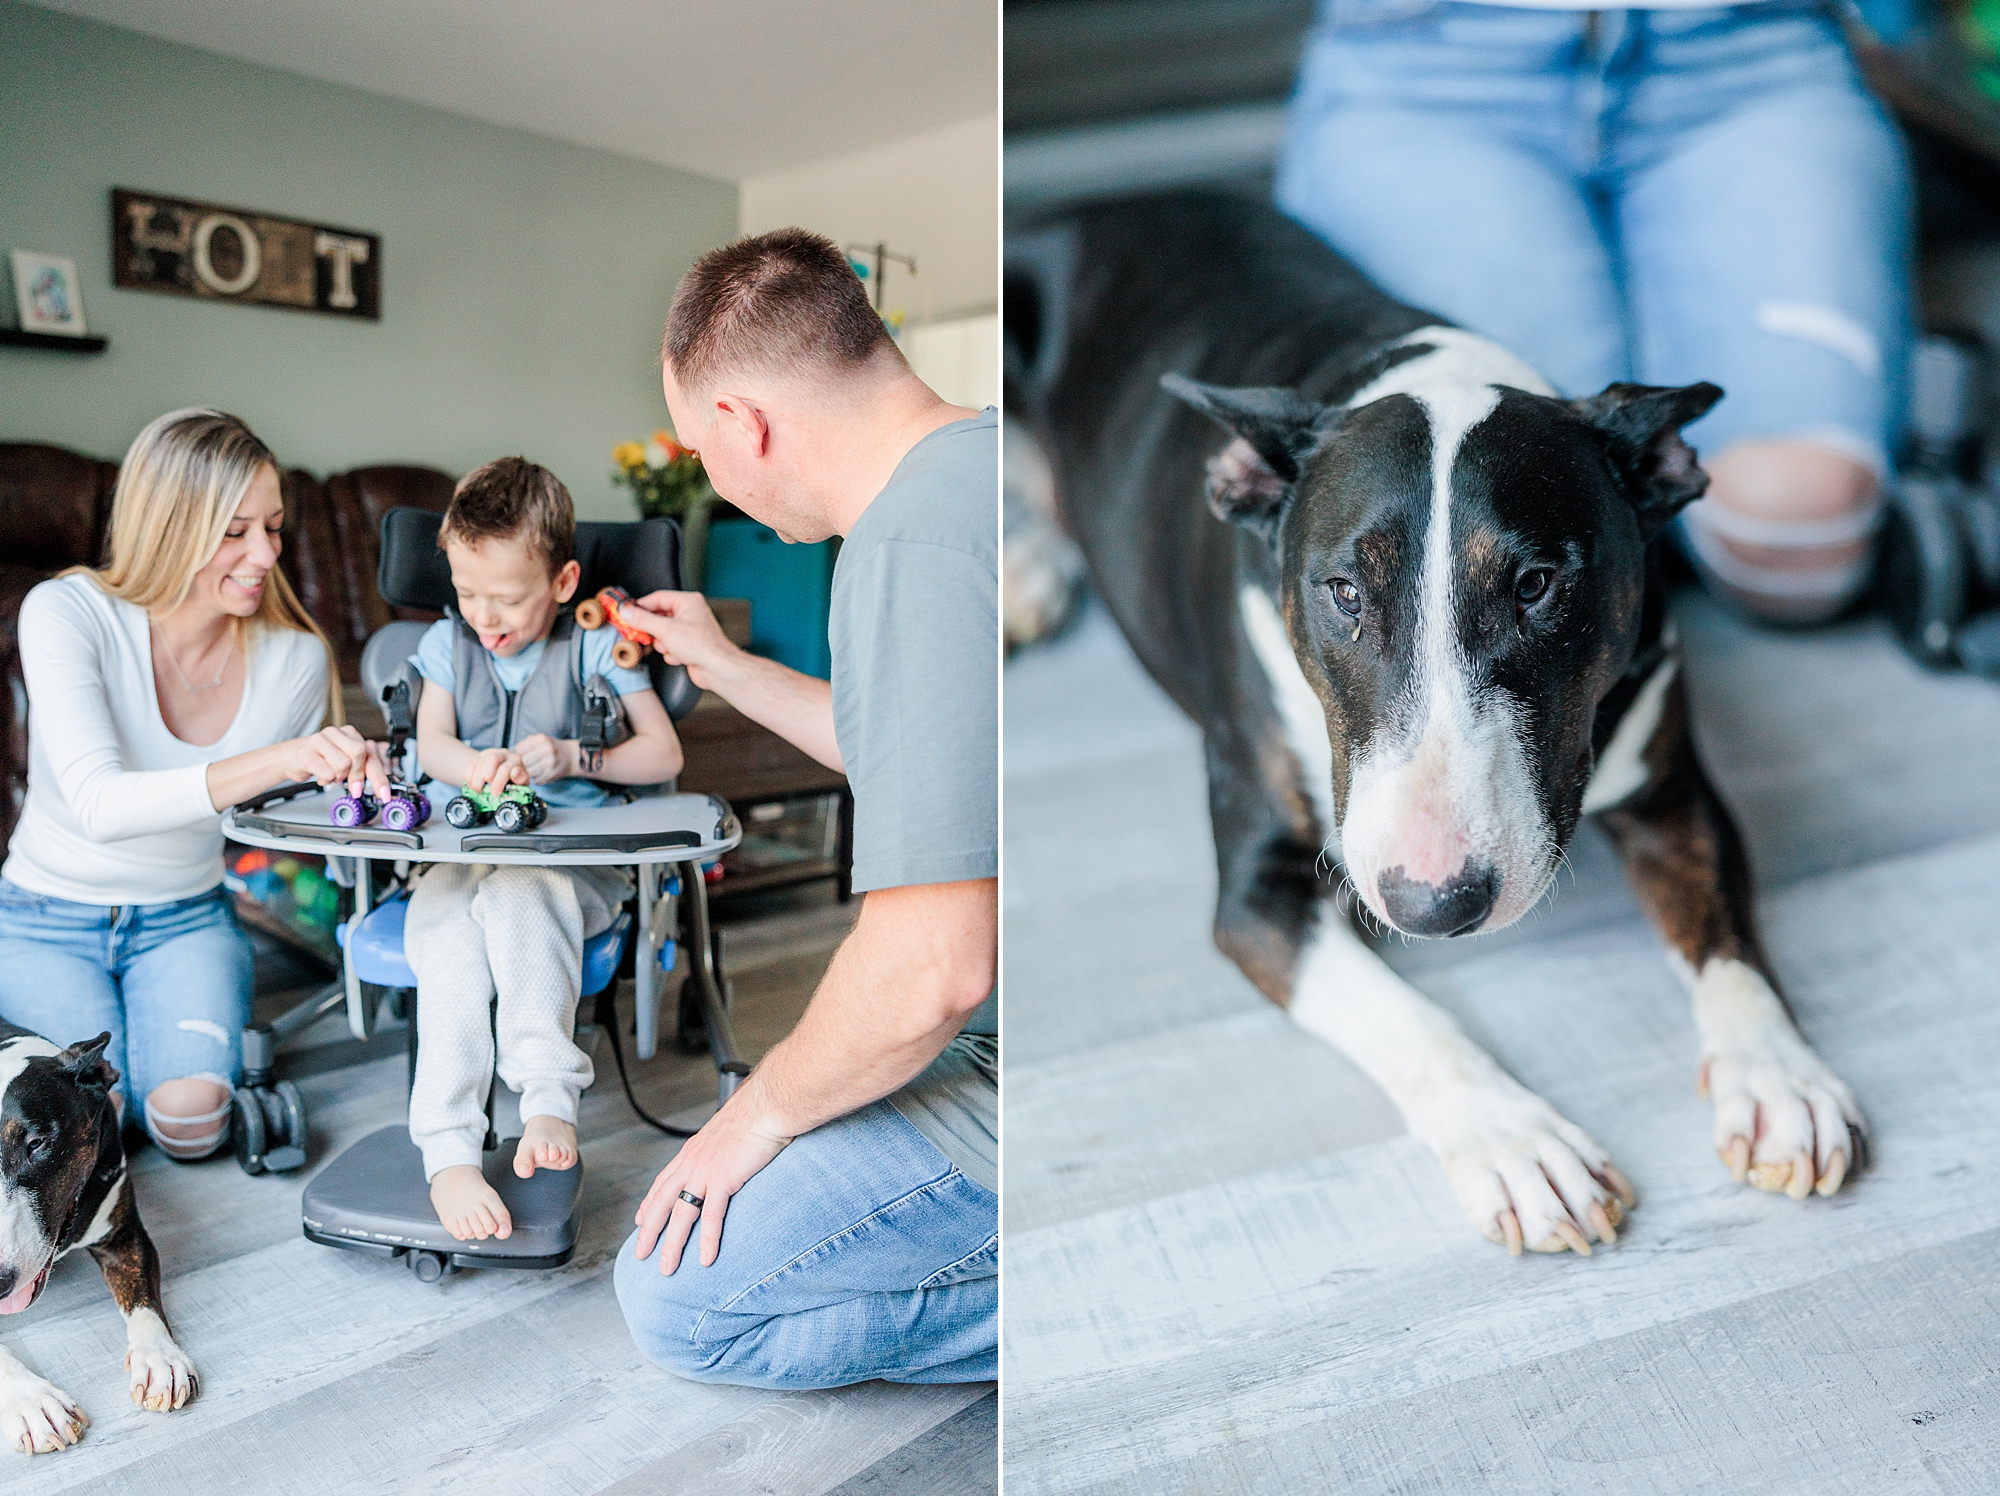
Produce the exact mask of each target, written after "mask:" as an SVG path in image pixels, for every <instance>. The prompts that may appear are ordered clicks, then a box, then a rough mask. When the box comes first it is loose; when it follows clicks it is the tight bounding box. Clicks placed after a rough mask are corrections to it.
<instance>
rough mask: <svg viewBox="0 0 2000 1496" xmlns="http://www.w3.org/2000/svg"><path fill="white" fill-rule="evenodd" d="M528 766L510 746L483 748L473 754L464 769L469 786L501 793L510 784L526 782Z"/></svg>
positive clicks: (490, 792) (493, 793) (494, 793)
mask: <svg viewBox="0 0 2000 1496" xmlns="http://www.w3.org/2000/svg"><path fill="white" fill-rule="evenodd" d="M527 782H528V766H527V765H526V764H524V763H522V762H521V755H520V754H518V753H516V752H515V751H514V750H513V749H512V748H484V749H481V750H480V751H479V752H478V753H477V754H475V755H474V756H473V759H472V762H471V764H470V765H468V766H467V768H466V771H465V783H466V785H467V786H468V787H469V788H472V789H476V790H485V791H486V792H487V793H488V794H492V795H498V794H501V793H503V792H504V791H505V790H506V788H507V786H508V785H510V784H526V783H527Z"/></svg>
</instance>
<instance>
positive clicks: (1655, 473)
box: [1570, 384, 1722, 541]
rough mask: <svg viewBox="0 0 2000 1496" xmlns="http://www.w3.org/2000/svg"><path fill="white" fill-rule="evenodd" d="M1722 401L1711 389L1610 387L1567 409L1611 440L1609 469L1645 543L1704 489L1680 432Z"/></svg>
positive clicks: (1701, 386)
mask: <svg viewBox="0 0 2000 1496" xmlns="http://www.w3.org/2000/svg"><path fill="white" fill-rule="evenodd" d="M1721 398H1722V391H1721V390H1720V389H1719V388H1718V387H1717V386H1715V385H1712V384H1688V385H1680V386H1658V385H1647V384H1613V385H1607V386H1606V387H1605V389H1604V391H1603V392H1602V393H1601V394H1596V395H1592V396H1590V398H1589V399H1587V400H1572V401H1571V402H1570V407H1571V409H1573V410H1575V411H1576V412H1577V414H1579V415H1581V416H1582V417H1583V418H1584V419H1585V420H1586V421H1588V422H1590V424H1591V425H1593V426H1595V427H1596V428H1597V429H1598V430H1599V431H1602V432H1603V433H1604V434H1605V436H1606V437H1608V438H1609V439H1610V445H1611V463H1612V466H1613V467H1614V468H1616V469H1617V471H1618V475H1619V477H1621V478H1623V479H1624V480H1625V486H1626V493H1627V496H1628V497H1629V498H1630V499H1631V500H1632V507H1633V508H1634V509H1636V510H1637V511H1638V513H1639V530H1640V532H1641V533H1642V534H1643V535H1644V536H1645V537H1646V539H1647V540H1649V541H1650V540H1651V539H1652V538H1653V537H1654V536H1655V535H1658V534H1659V533H1660V531H1662V530H1664V529H1665V528H1666V527H1667V523H1668V522H1669V521H1670V520H1672V519H1673V517H1674V516H1675V515H1676V514H1679V513H1680V512H1681V510H1683V509H1685V508H1686V507H1687V506H1688V505H1689V504H1692V503H1693V502H1694V501H1695V500H1696V499H1698V498H1700V497H1701V495H1702V490H1703V489H1705V488H1707V487H1708V474H1707V473H1704V472H1703V471H1702V470H1701V464H1700V463H1699V462H1698V461H1697V460H1696V457H1695V450H1694V448H1693V447H1690V446H1689V445H1688V444H1687V443H1686V442H1685V441H1683V440H1682V439H1681V427H1683V426H1685V425H1687V424H1688V423H1689V422H1690V421H1693V420H1697V419H1699V418H1700V417H1702V416H1704V415H1706V414H1708V410H1709V407H1710V406H1712V405H1714V404H1715V402H1716V401H1718V400H1720V399H1721Z"/></svg>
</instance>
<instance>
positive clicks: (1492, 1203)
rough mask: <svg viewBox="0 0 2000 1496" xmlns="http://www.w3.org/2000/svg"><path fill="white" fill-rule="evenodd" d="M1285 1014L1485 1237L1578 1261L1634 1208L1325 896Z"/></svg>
mask: <svg viewBox="0 0 2000 1496" xmlns="http://www.w3.org/2000/svg"><path fill="white" fill-rule="evenodd" d="M1289 1011H1290V1013H1291V1015H1292V1017H1293V1018H1294V1019H1295V1020H1297V1022H1298V1023H1299V1025H1300V1026H1301V1027H1303V1028H1305V1029H1306V1030H1308V1031H1309V1032H1310V1033H1312V1034H1314V1035H1315V1036H1317V1037H1318V1038H1321V1039H1324V1040H1325V1041H1326V1042H1327V1043H1329V1044H1331V1045H1333V1046H1334V1048H1336V1049H1338V1050H1339V1051H1340V1052H1341V1053H1343V1054H1345V1055H1346V1056H1347V1057H1348V1058H1349V1059H1351V1060H1353V1061H1354V1063H1355V1064H1357V1065H1359V1066H1360V1067H1361V1068H1362V1069H1363V1070H1364V1071H1366V1072H1367V1073H1368V1076H1369V1078H1370V1079H1371V1080H1373V1081H1374V1082H1375V1083H1376V1084H1377V1085H1378V1086H1380V1087H1381V1088H1382V1089H1383V1090H1384V1091H1386V1092H1387V1093H1388V1095H1389V1097H1390V1099H1391V1100H1393V1101H1394V1102H1395V1103H1396V1105H1397V1106H1398V1107H1399V1108H1401V1110H1402V1113H1403V1117H1404V1120H1405V1121H1407V1122H1408V1123H1409V1127H1410V1131H1411V1132H1412V1133H1414V1134H1415V1135H1416V1136H1417V1137H1418V1138H1420V1139H1422V1140H1423V1142H1425V1143H1426V1144H1428V1145H1429V1146H1430V1148H1431V1150H1432V1151H1433V1152H1435V1153H1436V1154H1437V1156H1438V1160H1439V1162H1441V1163H1442V1164H1443V1165H1444V1172H1445V1177H1446V1178H1447V1179H1448V1180H1449V1181H1450V1182H1451V1187H1452V1189H1453V1190H1454V1191H1455V1192H1456V1193H1457V1195H1458V1203H1459V1204H1460V1206H1462V1207H1463V1208H1464V1210H1465V1214H1466V1217H1467V1219H1469V1220H1470V1221H1471V1222H1472V1224H1473V1226H1474V1227H1475V1228H1477V1229H1478V1230H1479V1232H1480V1233H1481V1234H1482V1235H1483V1236H1485V1237H1486V1238H1487V1239H1488V1240H1490V1241H1497V1242H1504V1243H1505V1244H1506V1246H1507V1250H1508V1251H1510V1252H1515V1253H1518V1252H1519V1251H1520V1250H1521V1248H1522V1247H1523V1246H1527V1247H1528V1248H1530V1249H1531V1250H1533V1251H1536V1252H1561V1251H1564V1250H1573V1251H1577V1252H1582V1253H1584V1254H1585V1255H1588V1254H1589V1252H1590V1241H1589V1239H1590V1237H1591V1236H1593V1235H1595V1236H1596V1237H1597V1239H1598V1240H1599V1241H1603V1242H1610V1241H1613V1240H1615V1239H1616V1235H1617V1230H1616V1228H1617V1226H1618V1223H1619V1221H1620V1220H1622V1219H1623V1217H1624V1210H1625V1209H1626V1208H1628V1207H1630V1206H1632V1205H1635V1204H1637V1203H1638V1201H1637V1197H1636V1196H1634V1195H1633V1193H1632V1186H1631V1185H1629V1184H1627V1183H1626V1182H1625V1176H1624V1175H1622V1174H1620V1173H1619V1172H1618V1170H1617V1169H1616V1168H1615V1167H1614V1166H1613V1165H1612V1163H1611V1159H1610V1157H1609V1155H1607V1154H1606V1153H1605V1151H1604V1150H1603V1149H1602V1148H1600V1147H1598V1146H1597V1144H1596V1143H1595V1142H1594V1141H1593V1140H1592V1139H1591V1138H1590V1136H1589V1135H1588V1134H1586V1133H1585V1132H1584V1130H1583V1129H1582V1128H1580V1127H1578V1126H1577V1125H1576V1124H1575V1123H1573V1122H1571V1121H1570V1120H1569V1119H1568V1118H1566V1117H1564V1116H1563V1115H1562V1114H1561V1113H1560V1112H1558V1111H1557V1110H1556V1109H1555V1108H1554V1107H1552V1106H1550V1105H1549V1104H1548V1102H1546V1101H1544V1100H1543V1099H1542V1098H1541V1097H1539V1096H1537V1095H1536V1094H1535V1093H1534V1092H1533V1091H1530V1090H1529V1089H1528V1088H1527V1087H1526V1086H1524V1085H1522V1084H1521V1083H1520V1082H1519V1081H1517V1080H1515V1079H1514V1077H1513V1076H1511V1075H1509V1074H1508V1073H1507V1072H1506V1071H1505V1070H1502V1069H1501V1068H1500V1065H1499V1063H1498V1062H1497V1061H1496V1060H1494V1058H1493V1057H1492V1056H1491V1055H1489V1054H1487V1053H1486V1051H1485V1050H1483V1049H1481V1048H1480V1047H1479V1046H1478V1045H1477V1044H1474V1043H1473V1042H1472V1040H1471V1039H1469V1038H1467V1037H1466V1034H1465V1031H1464V1030H1463V1029H1461V1028H1460V1027H1459V1026H1458V1024H1457V1022H1456V1021H1455V1020H1454V1019H1453V1018H1452V1017H1451V1015H1450V1014H1448V1013H1446V1012H1445V1011H1444V1010H1443V1009H1442V1008H1440V1007H1439V1006H1438V1005H1437V1004H1436V1003H1434V1002H1432V1001H1431V1000H1430V999H1429V998H1427V997H1425V996H1424V995H1423V994H1422V993H1421V992H1419V991H1417V990H1416V988H1414V987H1412V986H1411V985H1410V984H1409V983H1408V982H1406V981H1404V980H1403V979H1402V978H1401V977H1399V976H1397V975H1396V973H1395V972H1394V971H1392V970H1390V968H1389V966H1388V964H1387V963H1386V962H1384V961H1383V960H1382V958H1381V957H1380V956H1378V955H1376V954H1375V952H1373V951H1372V950H1370V949H1369V948H1368V947H1367V945H1365V944H1364V943H1363V942H1362V940H1361V938H1360V936H1358V935H1357V934H1356V933H1355V932H1354V930H1353V929H1352V928H1351V927H1350V926H1349V925H1348V923H1347V921H1346V919H1345V918H1343V917H1342V915H1341V914H1340V912H1339V911H1338V910H1337V909H1335V907H1334V906H1333V903H1332V901H1331V900H1327V901H1324V902H1322V904H1321V905H1320V909H1319V914H1318V918H1317V922H1316V924H1315V925H1314V926H1313V927H1312V929H1311V930H1310V932H1309V933H1308V935H1307V937H1306V940H1305V943H1304V944H1303V946H1302V947H1301V949H1300V952H1299V961H1298V965H1297V968H1296V973H1295V976H1294V978H1293V983H1292V1000H1291V1003H1290V1005H1289Z"/></svg>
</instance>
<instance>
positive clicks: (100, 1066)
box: [57, 1030, 118, 1096]
mask: <svg viewBox="0 0 2000 1496" xmlns="http://www.w3.org/2000/svg"><path fill="white" fill-rule="evenodd" d="M110 1042H111V1034H110V1031H109V1030H106V1031H105V1032H104V1033H101V1034H99V1035H98V1036H97V1037H96V1038H95V1039H92V1040H91V1041H90V1042H89V1043H88V1044H72V1045H70V1047H69V1048H68V1049H65V1050H64V1051H63V1052H62V1053H61V1054H60V1055H59V1056H57V1058H58V1059H60V1060H61V1061H62V1067H63V1069H65V1070H67V1071H68V1072H69V1073H70V1074H71V1075H73V1076H75V1077H76V1083H77V1084H78V1085H79V1086H82V1087H83V1088H84V1089H85V1090H87V1091H101V1092H103V1093H104V1094H105V1095H107V1096H108V1095H110V1094H111V1088H112V1087H113V1086H115V1085H117V1084H118V1072H117V1071H116V1070H115V1069H113V1068H112V1065H111V1062H110V1061H109V1060H107V1059H105V1058H104V1048H105V1046H106V1045H107V1044H109V1043H110Z"/></svg>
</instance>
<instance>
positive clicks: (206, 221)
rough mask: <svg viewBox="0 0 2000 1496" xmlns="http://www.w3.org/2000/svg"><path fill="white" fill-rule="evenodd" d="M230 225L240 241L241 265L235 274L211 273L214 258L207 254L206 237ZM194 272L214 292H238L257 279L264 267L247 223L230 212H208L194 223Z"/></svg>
mask: <svg viewBox="0 0 2000 1496" xmlns="http://www.w3.org/2000/svg"><path fill="white" fill-rule="evenodd" d="M223 228H227V229H234V230H235V231H236V237H237V239H238V240H239V241H240V242H241V243H242V245H243V268H242V269H241V270H239V271H238V272H237V273H236V274H235V275H232V276H230V277H229V278H228V279H226V280H225V279H224V278H223V277H222V276H220V275H217V274H216V273H215V262H214V261H212V260H211V259H210V258H209V255H208V241H209V240H210V239H212V238H214V237H215V231H216V230H217V229H223ZM191 248H192V250H193V254H194V273H195V274H196V275H197V276H199V277H201V283H202V284H203V285H204V286H207V287H208V289H209V290H211V291H213V292H215V293H216V294H217V295H218V296H240V295H241V294H242V293H243V292H245V291H247V290H249V289H250V288H251V287H252V286H253V285H255V284H256V283H257V274H258V272H259V271H261V270H262V269H263V268H264V255H263V251H262V249H261V248H260V247H259V245H258V243H257V236H256V235H255V234H253V233H251V232H250V225H249V224H247V223H245V222H244V221H243V220H242V219H240V218H238V217H237V216H236V215H235V214H234V213H210V214H209V215H208V216H207V217H205V218H203V219H202V221H201V222H200V223H198V224H196V225H195V226H194V243H193V245H192V246H191Z"/></svg>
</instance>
